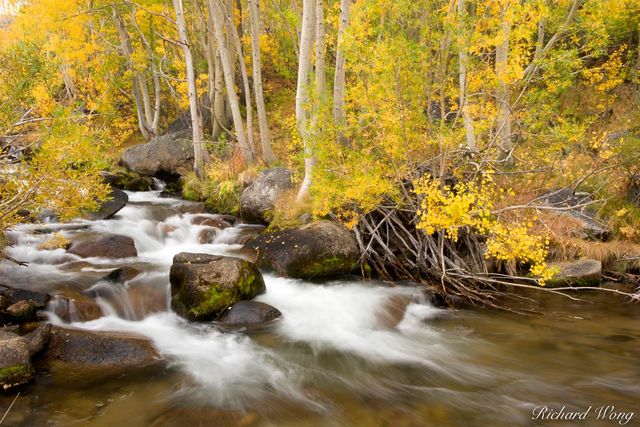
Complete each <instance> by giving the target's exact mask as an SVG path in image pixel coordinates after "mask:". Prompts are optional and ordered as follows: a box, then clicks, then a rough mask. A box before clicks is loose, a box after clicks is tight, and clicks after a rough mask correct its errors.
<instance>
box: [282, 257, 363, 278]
mask: <svg viewBox="0 0 640 427" xmlns="http://www.w3.org/2000/svg"><path fill="white" fill-rule="evenodd" d="M355 267H356V266H355V263H353V262H351V261H350V260H349V259H346V258H344V257H341V256H338V255H330V256H327V257H323V258H320V259H318V260H314V261H312V262H309V263H306V264H303V265H298V266H296V267H294V268H293V269H292V270H294V271H292V272H291V273H292V274H291V275H292V276H294V277H301V278H308V279H312V278H315V277H321V276H327V275H331V274H338V273H348V272H350V271H352V270H353V269H354V268H355Z"/></svg>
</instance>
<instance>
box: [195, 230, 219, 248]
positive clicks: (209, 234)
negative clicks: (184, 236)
mask: <svg viewBox="0 0 640 427" xmlns="http://www.w3.org/2000/svg"><path fill="white" fill-rule="evenodd" d="M216 234H218V230H216V229H215V228H212V227H206V228H204V229H202V230H201V231H200V233H199V234H198V243H200V244H201V245H206V244H208V243H213V239H215V238H216Z"/></svg>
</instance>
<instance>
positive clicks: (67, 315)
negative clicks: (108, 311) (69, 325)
mask: <svg viewBox="0 0 640 427" xmlns="http://www.w3.org/2000/svg"><path fill="white" fill-rule="evenodd" d="M51 305H52V306H53V307H54V313H55V314H56V315H57V316H58V317H60V318H61V319H62V320H64V321H65V322H78V321H80V322H88V321H91V320H96V319H99V318H101V317H102V316H103V313H102V309H101V308H100V306H99V305H98V303H97V302H96V301H95V300H94V299H93V298H91V297H90V296H88V295H85V294H81V293H79V292H74V291H70V290H63V291H58V292H56V294H55V296H54V298H53V301H51Z"/></svg>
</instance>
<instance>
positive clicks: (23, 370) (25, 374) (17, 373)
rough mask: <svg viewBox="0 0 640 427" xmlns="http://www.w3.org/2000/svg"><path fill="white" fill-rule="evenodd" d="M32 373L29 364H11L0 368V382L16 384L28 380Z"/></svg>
mask: <svg viewBox="0 0 640 427" xmlns="http://www.w3.org/2000/svg"><path fill="white" fill-rule="evenodd" d="M32 374H33V368H32V367H31V366H29V365H12V366H8V367H6V368H1V369H0V383H3V384H16V383H22V382H25V381H28V380H29V379H30V378H31V375H32Z"/></svg>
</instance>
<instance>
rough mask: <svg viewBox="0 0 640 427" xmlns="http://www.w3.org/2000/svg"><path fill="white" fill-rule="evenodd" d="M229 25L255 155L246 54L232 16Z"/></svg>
mask: <svg viewBox="0 0 640 427" xmlns="http://www.w3.org/2000/svg"><path fill="white" fill-rule="evenodd" d="M225 22H226V23H227V31H229V32H230V33H231V36H232V39H233V43H234V45H235V48H236V53H237V55H238V63H239V64H240V75H241V77H242V88H243V91H242V95H243V96H244V102H245V105H246V107H247V143H248V144H249V148H250V149H251V152H253V153H255V151H256V146H255V144H254V143H253V106H252V104H251V88H250V87H249V75H248V74H247V64H246V63H245V61H244V53H243V52H242V43H241V42H240V34H238V29H237V28H236V26H235V24H234V23H233V19H232V18H231V16H229V15H227V16H226V17H225Z"/></svg>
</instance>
